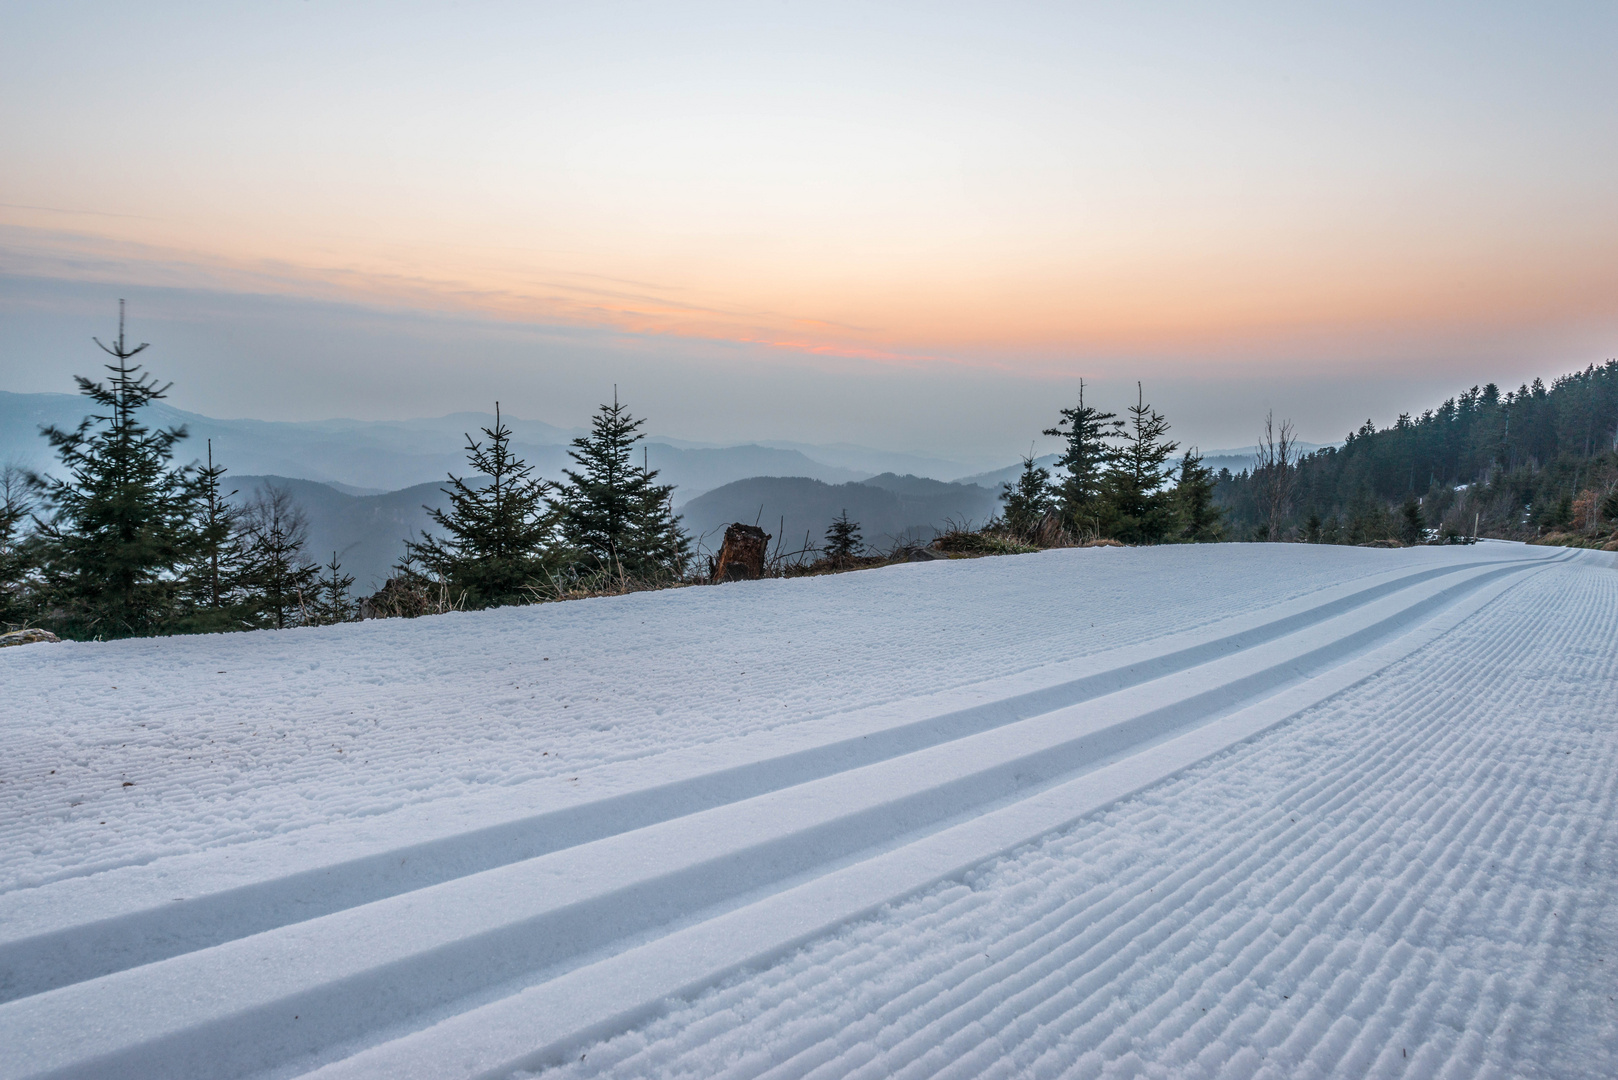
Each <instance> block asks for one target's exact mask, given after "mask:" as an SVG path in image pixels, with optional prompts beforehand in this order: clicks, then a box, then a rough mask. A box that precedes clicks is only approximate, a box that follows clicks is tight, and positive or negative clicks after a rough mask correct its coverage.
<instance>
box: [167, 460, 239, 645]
mask: <svg viewBox="0 0 1618 1080" xmlns="http://www.w3.org/2000/svg"><path fill="white" fill-rule="evenodd" d="M224 474H225V467H224V466H223V465H216V464H215V463H214V459H213V440H212V439H209V440H208V464H207V465H206V466H204V467H203V468H201V469H198V470H197V471H196V472H195V473H193V474H192V476H191V478H190V480H191V490H192V505H193V508H194V509H193V517H192V522H191V535H190V537H189V542H188V544H187V560H186V563H185V565H184V566H183V567H182V568H181V574H180V590H181V614H180V619H179V625H180V627H181V628H183V629H184V630H187V631H190V632H207V631H218V630H230V629H236V628H237V627H238V626H239V625H240V621H241V612H240V611H238V610H237V606H238V605H237V603H236V601H237V599H238V595H237V594H238V592H239V589H240V584H241V583H240V577H241V572H242V550H241V547H240V545H239V544H238V543H237V536H238V533H239V531H240V528H239V526H240V521H241V510H240V509H238V508H237V506H236V505H235V504H234V503H232V502H231V501H230V498H231V496H232V495H235V494H236V492H234V491H231V492H228V493H227V492H224V491H223V490H222V488H221V484H220V478H221V477H223V476H224Z"/></svg>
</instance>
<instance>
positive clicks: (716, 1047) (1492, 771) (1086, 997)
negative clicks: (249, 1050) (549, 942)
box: [545, 564, 1618, 1080]
mask: <svg viewBox="0 0 1618 1080" xmlns="http://www.w3.org/2000/svg"><path fill="white" fill-rule="evenodd" d="M1615 641H1618V575H1614V574H1613V573H1612V572H1611V570H1606V571H1601V570H1596V569H1593V568H1590V567H1589V566H1588V565H1585V564H1580V565H1569V566H1567V567H1565V568H1561V569H1559V570H1558V571H1556V572H1555V573H1554V574H1547V575H1545V576H1542V577H1536V578H1535V579H1533V581H1531V582H1525V583H1524V584H1523V586H1522V587H1520V588H1517V589H1514V590H1512V591H1509V592H1508V593H1507V594H1506V595H1505V596H1504V597H1503V598H1502V599H1501V600H1500V601H1498V602H1497V603H1496V604H1494V605H1491V606H1490V607H1488V608H1486V609H1485V610H1484V611H1483V612H1482V613H1480V614H1479V615H1478V616H1476V617H1475V618H1473V619H1472V620H1470V621H1468V622H1467V623H1465V624H1463V625H1462V626H1460V627H1459V628H1457V629H1456V630H1454V631H1453V632H1452V633H1451V634H1450V635H1449V636H1448V637H1447V638H1446V639H1445V641H1444V643H1443V648H1431V649H1427V650H1424V651H1422V652H1420V653H1418V654H1416V655H1415V656H1412V657H1411V658H1409V659H1407V660H1405V661H1402V662H1401V663H1399V664H1398V665H1396V666H1395V667H1393V668H1390V669H1389V670H1388V671H1386V672H1385V673H1384V674H1383V675H1382V676H1380V677H1378V678H1377V679H1375V680H1373V682H1372V683H1370V684H1369V685H1367V686H1366V687H1364V688H1363V689H1362V690H1361V691H1360V692H1358V693H1356V694H1353V695H1342V696H1339V697H1337V698H1334V699H1333V700H1332V701H1330V702H1329V703H1327V704H1323V705H1321V706H1319V707H1317V708H1316V709H1314V710H1312V711H1311V712H1309V713H1307V714H1305V715H1303V716H1301V717H1299V718H1298V719H1297V721H1295V722H1294V723H1292V724H1290V725H1288V726H1287V727H1286V728H1283V729H1281V730H1279V731H1276V732H1274V733H1272V734H1270V735H1269V736H1267V737H1265V738H1264V739H1262V740H1260V741H1259V742H1257V743H1255V744H1251V745H1248V746H1244V747H1241V748H1238V749H1236V750H1233V751H1231V752H1230V753H1228V754H1226V755H1224V756H1223V757H1221V758H1220V759H1218V760H1216V761H1213V762H1209V763H1207V764H1205V765H1203V766H1200V767H1198V768H1197V769H1195V770H1192V771H1191V772H1188V773H1186V774H1184V775H1182V776H1180V777H1178V778H1176V779H1175V780H1172V781H1170V782H1168V783H1165V784H1163V785H1160V786H1158V787H1156V788H1154V789H1152V790H1150V791H1149V792H1146V793H1144V794H1142V795H1139V796H1137V797H1136V798H1134V799H1131V800H1129V801H1128V802H1126V803H1124V804H1122V805H1120V806H1118V807H1116V808H1115V809H1114V810H1112V811H1110V812H1108V813H1106V814H1104V815H1100V816H1098V817H1096V818H1094V819H1091V820H1089V821H1086V822H1084V823H1082V824H1081V825H1079V826H1077V827H1075V828H1074V829H1072V830H1071V831H1069V832H1067V833H1065V834H1063V835H1060V836H1056V837H1052V838H1049V839H1047V840H1045V841H1043V842H1041V843H1038V844H1035V845H1032V846H1030V847H1029V848H1028V849H1026V850H1025V851H1022V852H1020V853H1018V854H1017V855H1015V856H1014V857H1011V858H1007V859H1004V860H1001V861H999V862H997V863H995V864H993V865H990V866H986V867H984V868H983V869H982V870H981V871H979V872H976V873H973V874H971V875H969V877H968V878H967V879H966V880H965V881H964V882H962V883H958V884H949V885H945V886H941V887H939V888H937V889H935V890H933V891H931V892H929V893H927V894H925V895H923V896H919V897H917V898H915V899H914V900H911V901H909V902H907V903H905V904H903V905H899V906H897V907H895V908H893V909H891V910H888V911H885V912H883V913H882V914H881V915H880V916H878V917H875V918H871V919H868V920H866V921H864V922H861V923H859V924H856V925H852V926H849V927H847V928H846V929H845V930H843V931H842V932H839V933H837V934H834V935H830V936H828V937H826V938H824V939H822V940H820V941H818V942H815V943H814V944H812V945H810V946H808V947H806V948H804V949H802V950H800V951H798V952H797V953H795V954H793V955H791V956H790V957H788V958H786V959H784V960H783V961H781V962H780V963H778V964H776V965H774V966H772V967H770V968H768V969H767V970H764V971H760V972H757V973H753V974H749V975H745V976H741V977H736V978H733V979H731V980H730V981H729V982H727V983H726V984H725V985H723V986H721V987H719V988H717V989H715V990H713V991H711V992H709V993H706V994H703V995H701V996H700V997H697V998H695V999H693V1000H691V1001H689V1002H686V1003H684V1004H680V1005H677V1006H675V1007H673V1008H671V1009H670V1010H669V1011H668V1013H667V1014H666V1015H664V1016H663V1017H661V1018H659V1019H657V1020H656V1021H654V1022H652V1023H649V1024H647V1025H645V1026H644V1027H642V1028H640V1029H638V1030H635V1031H633V1032H630V1033H627V1034H624V1035H621V1036H618V1037H616V1038H612V1039H610V1040H607V1041H605V1042H602V1043H597V1044H594V1045H590V1046H586V1047H584V1048H583V1049H582V1050H581V1052H580V1059H579V1060H574V1061H572V1062H571V1063H569V1064H565V1065H562V1066H561V1067H559V1068H557V1069H556V1070H554V1071H548V1072H547V1073H546V1074H545V1075H547V1076H555V1077H558V1078H559V1080H560V1078H564V1077H574V1078H583V1077H598V1076H612V1077H652V1076H655V1077H727V1078H738V1080H739V1078H742V1077H764V1076H769V1077H788V1076H791V1077H872V1078H875V1077H890V1076H892V1077H906V1078H920V1077H965V1076H1045V1075H1053V1076H1054V1075H1063V1076H1103V1075H1115V1074H1116V1075H1151V1076H1157V1075H1162V1076H1171V1075H1172V1076H1177V1077H1178V1076H1184V1077H1204V1076H1205V1077H1217V1076H1273V1077H1291V1076H1343V1077H1361V1076H1404V1075H1417V1076H1474V1075H1497V1076H1577V1075H1584V1076H1595V1075H1614V1074H1615V1073H1618V1024H1615V1022H1614V1016H1615V1015H1618V1014H1615V1013H1614V1011H1613V1006H1612V1002H1611V994H1612V993H1613V986H1614V982H1613V979H1614V975H1613V973H1612V972H1611V971H1609V970H1606V969H1607V968H1609V967H1610V966H1611V965H1612V964H1613V963H1618V955H1615V954H1614V953H1613V952H1612V951H1611V946H1612V945H1613V944H1615V942H1614V941H1613V940H1612V938H1611V933H1612V930H1613V929H1614V926H1613V919H1612V911H1611V908H1612V900H1611V895H1612V893H1611V890H1612V884H1613V880H1614V876H1615V874H1618V830H1615V822H1614V807H1615V802H1618V739H1614V737H1613V735H1614V733H1613V730H1612V727H1613V720H1614V715H1615V710H1614V704H1615V701H1614V699H1615V694H1618V650H1615V649H1614V648H1613V643H1614V642H1615ZM1603 927H1605V929H1604V931H1603ZM1603 932H1604V933H1605V934H1606V935H1607V936H1606V937H1605V938H1603V937H1601V936H1600V935H1601V934H1602V933H1603ZM1592 941H1596V942H1599V943H1600V944H1601V945H1603V946H1605V949H1604V950H1603V951H1599V952H1594V954H1593V951H1592V949H1591V943H1592ZM1603 952H1604V955H1603Z"/></svg>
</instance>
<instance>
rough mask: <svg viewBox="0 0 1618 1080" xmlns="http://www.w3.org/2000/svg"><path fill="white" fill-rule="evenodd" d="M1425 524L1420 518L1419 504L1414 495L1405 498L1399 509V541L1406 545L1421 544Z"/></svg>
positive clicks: (1425, 527)
mask: <svg viewBox="0 0 1618 1080" xmlns="http://www.w3.org/2000/svg"><path fill="white" fill-rule="evenodd" d="M1426 529H1427V523H1426V522H1425V521H1423V520H1422V518H1421V504H1420V503H1419V502H1417V501H1416V497H1415V496H1414V495H1410V496H1407V497H1406V498H1405V501H1404V505H1403V506H1401V507H1400V508H1399V539H1401V540H1403V541H1404V542H1405V543H1407V544H1419V543H1421V538H1422V534H1423V533H1424V532H1425V531H1426Z"/></svg>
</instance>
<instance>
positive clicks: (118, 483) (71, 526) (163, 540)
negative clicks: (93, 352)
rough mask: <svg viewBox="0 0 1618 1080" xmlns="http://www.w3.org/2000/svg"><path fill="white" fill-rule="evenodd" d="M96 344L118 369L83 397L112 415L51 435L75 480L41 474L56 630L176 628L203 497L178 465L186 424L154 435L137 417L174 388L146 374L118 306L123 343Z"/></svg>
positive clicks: (47, 577) (48, 587) (86, 634)
mask: <svg viewBox="0 0 1618 1080" xmlns="http://www.w3.org/2000/svg"><path fill="white" fill-rule="evenodd" d="M92 340H95V343H96V344H97V345H98V346H100V347H101V349H102V350H103V351H104V352H106V353H107V354H108V355H109V356H111V357H112V358H113V359H114V360H115V361H116V363H112V364H107V365H106V368H107V370H108V371H110V372H112V377H111V378H110V379H108V380H107V382H106V383H98V382H93V381H91V380H90V379H87V378H85V377H84V376H82V375H81V376H75V380H76V381H77V382H78V384H79V392H80V393H82V394H83V395H85V396H86V397H88V398H89V399H90V400H91V401H93V402H94V403H95V404H96V405H98V406H100V407H101V409H102V410H104V411H103V412H99V413H96V414H95V415H92V416H88V417H86V418H85V419H84V421H83V422H82V423H80V424H79V426H78V427H77V428H75V429H74V430H72V431H63V430H61V429H60V428H57V427H54V426H52V427H47V428H44V429H43V431H42V434H43V435H44V436H45V437H46V438H47V439H48V440H50V443H51V446H52V448H53V449H54V450H55V451H56V454H57V456H58V457H59V458H60V459H61V462H62V464H63V466H64V467H65V468H66V471H67V476H66V477H65V478H62V479H54V480H47V479H43V478H38V477H36V478H35V484H36V486H37V489H38V491H39V494H40V500H41V503H42V504H43V508H44V509H45V510H46V511H47V513H48V515H49V516H48V517H46V518H45V519H44V520H43V521H42V522H41V523H40V528H39V540H40V554H41V558H42V564H43V565H42V578H43V588H44V590H45V592H46V597H45V604H46V606H47V607H48V608H50V609H51V611H52V615H51V623H52V628H53V629H55V630H56V631H57V632H58V633H61V634H64V635H65V636H70V637H76V638H92V637H101V638H112V637H128V636H131V635H139V634H152V633H157V632H159V631H161V630H163V629H165V628H167V627H168V626H169V625H170V619H171V616H172V615H173V612H174V608H175V594H176V592H177V587H178V581H177V579H176V575H175V571H176V568H177V567H179V566H180V565H181V563H183V562H184V561H185V560H186V558H187V556H188V555H189V554H190V552H189V551H188V550H187V541H188V539H189V537H190V532H191V530H190V525H191V519H192V509H193V502H194V499H195V491H194V487H193V484H192V483H191V480H190V477H189V475H188V473H187V470H184V469H179V468H172V467H171V466H170V461H171V459H172V458H173V455H174V445H175V443H177V442H179V441H180V440H181V439H184V438H185V429H184V428H183V427H172V428H164V429H162V430H160V431H152V430H150V429H149V428H147V427H146V426H145V425H144V424H142V423H141V422H140V420H139V419H138V414H139V412H140V410H141V409H142V408H144V407H145V406H147V405H149V404H150V403H152V402H153V401H158V400H161V399H162V398H163V397H164V396H165V394H166V393H167V391H168V388H169V386H170V385H172V384H165V385H162V386H159V385H158V384H157V382H156V381H155V380H154V379H153V378H152V377H151V376H150V375H149V374H142V373H141V366H142V365H140V364H131V363H130V362H129V361H130V359H131V358H132V357H134V356H136V355H137V354H139V353H141V352H142V351H144V350H145V349H146V348H147V347H148V346H147V344H146V343H144V342H143V343H142V344H140V345H137V346H135V347H134V348H133V349H131V348H129V347H128V345H127V343H126V342H125V339H124V316H123V301H121V300H120V301H119V302H118V339H117V342H116V344H115V345H111V346H108V345H104V344H102V342H101V341H100V340H99V339H92Z"/></svg>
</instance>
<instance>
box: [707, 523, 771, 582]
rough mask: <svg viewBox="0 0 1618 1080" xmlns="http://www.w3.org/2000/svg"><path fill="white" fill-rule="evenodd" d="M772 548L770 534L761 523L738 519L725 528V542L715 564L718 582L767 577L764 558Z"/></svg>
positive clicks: (715, 574)
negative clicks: (743, 521)
mask: <svg viewBox="0 0 1618 1080" xmlns="http://www.w3.org/2000/svg"><path fill="white" fill-rule="evenodd" d="M769 549H770V534H769V533H767V532H765V531H764V530H763V529H761V528H759V527H758V526H757V525H743V524H742V523H741V522H739V521H738V522H737V523H736V524H734V525H730V526H727V527H726V529H725V543H724V546H722V547H721V548H720V549H719V561H718V562H717V563H715V564H714V568H713V580H714V584H716V585H717V584H718V583H719V582H721V581H753V580H756V579H757V578H760V577H763V576H764V557H765V554H766V553H767V552H768V551H769Z"/></svg>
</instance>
